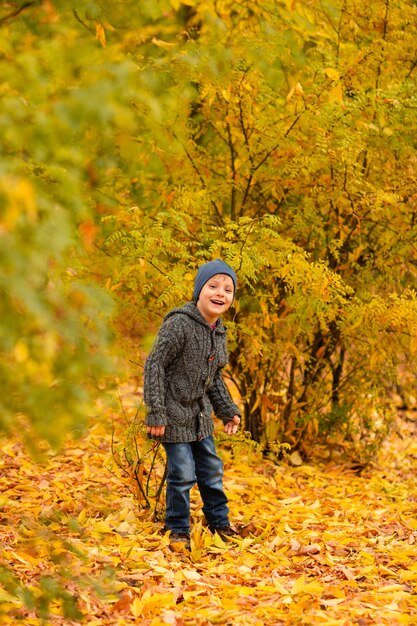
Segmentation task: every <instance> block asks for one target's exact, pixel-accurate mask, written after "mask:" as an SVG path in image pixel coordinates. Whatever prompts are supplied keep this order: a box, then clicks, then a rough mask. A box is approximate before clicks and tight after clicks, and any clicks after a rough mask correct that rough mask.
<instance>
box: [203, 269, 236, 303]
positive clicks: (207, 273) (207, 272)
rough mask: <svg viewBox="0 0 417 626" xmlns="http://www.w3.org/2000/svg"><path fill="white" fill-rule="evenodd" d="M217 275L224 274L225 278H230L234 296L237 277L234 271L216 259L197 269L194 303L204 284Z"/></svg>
mask: <svg viewBox="0 0 417 626" xmlns="http://www.w3.org/2000/svg"><path fill="white" fill-rule="evenodd" d="M217 274H226V275H227V276H230V278H231V279H232V280H233V297H234V296H235V293H236V285H237V277H236V273H235V271H234V270H233V269H232V268H231V267H230V265H227V263H225V262H224V261H222V260H221V259H216V260H215V261H209V262H208V263H204V265H200V267H199V268H198V272H197V276H196V277H195V281H194V291H193V300H194V302H197V300H198V298H199V296H200V291H201V290H202V288H203V287H204V285H205V284H206V282H207V281H208V280H210V278H212V277H213V276H216V275H217Z"/></svg>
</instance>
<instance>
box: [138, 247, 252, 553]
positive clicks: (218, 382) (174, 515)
mask: <svg viewBox="0 0 417 626" xmlns="http://www.w3.org/2000/svg"><path fill="white" fill-rule="evenodd" d="M236 284H237V278H236V274H235V272H234V270H233V269H232V268H231V267H230V266H229V265H227V263H225V262H224V261H222V260H220V259H217V260H215V261H210V262H209V263H205V264H204V265H202V266H200V268H199V269H198V272H197V276H196V278H195V281H194V290H193V301H192V302H187V303H186V304H185V305H184V306H182V307H180V308H177V309H174V310H173V311H171V312H170V313H168V315H166V317H165V318H164V321H163V323H162V325H161V327H160V329H159V332H158V336H157V339H156V342H155V344H154V346H153V348H152V351H151V353H150V354H149V356H148V358H147V359H146V363H145V375H144V399H145V404H146V407H147V417H146V424H147V432H148V434H149V436H150V437H152V438H155V439H157V440H159V441H161V442H162V445H163V446H164V448H165V451H166V455H167V461H168V475H167V489H166V516H165V527H166V529H167V530H170V531H171V542H172V543H174V542H181V543H183V544H184V545H185V546H186V547H187V548H188V549H189V547H190V490H191V488H192V487H193V485H195V483H197V485H198V488H199V491H200V494H201V498H202V500H203V512H204V515H205V517H206V519H207V522H208V525H209V528H210V530H211V531H212V532H218V533H219V534H220V536H221V537H223V538H227V537H228V536H232V535H235V534H236V532H235V531H234V530H233V529H232V527H231V526H230V523H229V510H228V506H227V497H226V495H225V493H224V490H223V463H222V461H221V459H220V458H219V456H218V455H217V452H216V449H215V444H214V439H213V430H214V424H213V418H212V413H213V411H214V413H215V415H216V416H217V417H219V418H220V419H221V420H222V421H223V423H224V430H225V432H226V433H227V434H229V435H233V434H235V433H236V432H237V429H238V425H239V423H240V417H241V416H240V411H239V409H238V407H237V406H236V404H234V402H233V401H232V399H231V397H230V394H229V391H228V389H227V387H226V385H225V383H224V381H223V378H222V375H221V370H222V368H223V367H224V366H225V365H226V364H227V362H228V353H227V347H226V332H227V331H226V328H225V326H224V325H223V322H222V320H221V315H223V313H225V312H226V311H227V310H228V309H229V307H230V306H231V304H232V302H233V300H234V297H235V292H236Z"/></svg>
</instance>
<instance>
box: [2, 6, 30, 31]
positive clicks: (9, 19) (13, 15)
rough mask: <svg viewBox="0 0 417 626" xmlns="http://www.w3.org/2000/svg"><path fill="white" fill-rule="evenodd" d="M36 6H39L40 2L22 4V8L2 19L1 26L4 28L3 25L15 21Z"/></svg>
mask: <svg viewBox="0 0 417 626" xmlns="http://www.w3.org/2000/svg"><path fill="white" fill-rule="evenodd" d="M35 4H38V2H25V4H22V6H20V7H19V8H18V9H16V10H15V11H13V12H12V13H9V15H6V16H5V17H2V18H1V19H0V26H2V25H3V24H6V23H7V22H8V21H11V20H13V19H14V18H15V17H17V16H18V15H20V14H21V13H23V11H25V10H26V9H28V8H29V7H32V6H34V5H35Z"/></svg>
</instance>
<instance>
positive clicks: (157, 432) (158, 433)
mask: <svg viewBox="0 0 417 626" xmlns="http://www.w3.org/2000/svg"><path fill="white" fill-rule="evenodd" d="M146 432H147V433H148V435H152V436H153V437H163V436H164V434H165V426H148V427H147V428H146Z"/></svg>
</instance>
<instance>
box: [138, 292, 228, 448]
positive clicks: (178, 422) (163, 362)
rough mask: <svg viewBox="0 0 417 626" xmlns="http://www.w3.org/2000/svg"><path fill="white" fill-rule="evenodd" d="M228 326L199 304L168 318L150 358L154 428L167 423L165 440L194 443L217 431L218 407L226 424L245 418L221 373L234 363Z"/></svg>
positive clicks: (148, 391) (147, 388)
mask: <svg viewBox="0 0 417 626" xmlns="http://www.w3.org/2000/svg"><path fill="white" fill-rule="evenodd" d="M226 332H227V331H226V328H225V327H224V325H223V322H222V321H221V320H220V319H219V320H218V322H217V324H216V326H215V328H214V329H212V328H211V326H210V324H208V323H207V322H206V320H205V319H204V317H203V316H202V315H201V313H200V311H199V310H198V308H197V307H196V305H195V304H194V303H193V302H187V304H185V305H184V306H183V307H181V308H178V309H174V310H173V311H171V312H170V313H168V315H166V316H165V318H164V321H163V323H162V325H161V327H160V329H159V332H158V336H157V338H156V341H155V344H154V346H153V348H152V351H151V352H150V354H149V356H148V358H147V359H146V362H145V376H144V399H145V404H146V407H147V418H146V423H147V425H148V426H165V435H164V436H163V437H161V438H159V437H158V439H159V440H160V441H164V442H177V443H178V442H189V441H195V440H197V439H198V438H205V437H208V436H209V435H211V434H212V432H213V428H214V424H213V419H212V411H213V410H214V413H215V415H216V416H217V417H219V418H220V419H222V420H223V422H224V423H227V422H228V421H230V420H231V419H232V418H233V416H234V415H239V416H240V411H239V409H238V407H237V406H236V405H235V404H234V403H233V401H232V399H231V397H230V394H229V392H228V390H227V387H226V385H225V383H224V381H223V378H222V375H221V369H222V368H223V367H224V366H225V365H226V364H227V362H228V354H227V348H226Z"/></svg>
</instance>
